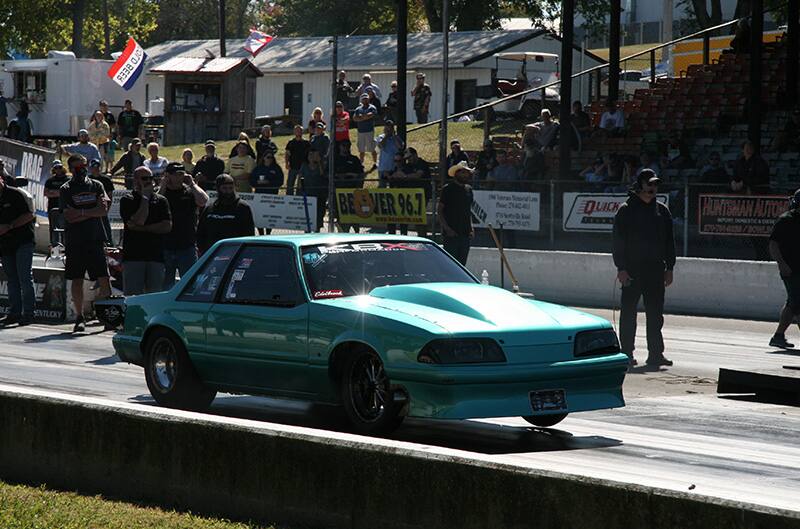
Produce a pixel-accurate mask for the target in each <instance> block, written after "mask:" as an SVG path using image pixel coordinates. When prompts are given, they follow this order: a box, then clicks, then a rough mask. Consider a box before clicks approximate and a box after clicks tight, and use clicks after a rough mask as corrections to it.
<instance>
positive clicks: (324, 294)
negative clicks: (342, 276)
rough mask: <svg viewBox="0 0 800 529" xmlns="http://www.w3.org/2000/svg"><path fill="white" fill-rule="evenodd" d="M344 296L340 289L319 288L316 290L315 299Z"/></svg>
mask: <svg viewBox="0 0 800 529" xmlns="http://www.w3.org/2000/svg"><path fill="white" fill-rule="evenodd" d="M343 296H344V292H343V291H342V290H340V289H333V290H317V291H316V292H314V299H328V298H341V297H343Z"/></svg>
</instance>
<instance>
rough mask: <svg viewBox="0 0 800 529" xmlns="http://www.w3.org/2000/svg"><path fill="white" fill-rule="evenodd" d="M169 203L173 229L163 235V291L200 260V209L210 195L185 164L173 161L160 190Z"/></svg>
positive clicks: (169, 165) (165, 172) (168, 167)
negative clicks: (198, 251) (198, 239)
mask: <svg viewBox="0 0 800 529" xmlns="http://www.w3.org/2000/svg"><path fill="white" fill-rule="evenodd" d="M159 194H161V195H162V196H163V197H164V198H166V199H167V202H168V203H169V211H170V214H171V216H172V229H171V230H170V231H169V233H167V234H166V235H164V290H169V289H170V288H172V285H174V284H175V272H176V271H177V273H178V275H179V276H180V277H183V275H184V274H185V273H186V272H187V271H188V270H189V268H191V267H192V265H193V264H194V263H195V261H197V211H198V208H200V209H202V208H204V207H205V206H206V203H208V195H207V194H206V192H205V191H203V190H202V189H201V188H200V186H198V185H197V183H196V182H195V181H194V178H192V175H190V174H187V173H186V171H185V170H184V167H183V165H182V164H180V163H178V162H170V163H169V164H168V165H167V169H166V171H164V179H163V180H162V181H161V189H160V190H159Z"/></svg>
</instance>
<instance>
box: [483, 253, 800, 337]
mask: <svg viewBox="0 0 800 529" xmlns="http://www.w3.org/2000/svg"><path fill="white" fill-rule="evenodd" d="M506 257H507V258H508V260H509V262H510V264H511V268H512V270H513V271H514V274H515V275H516V277H517V279H518V280H519V282H520V287H521V290H522V291H523V292H531V293H533V294H534V295H535V296H536V297H537V298H538V299H542V300H546V301H553V302H556V303H563V304H568V305H578V306H584V307H606V308H611V307H612V304H616V305H614V306H616V307H619V284H614V279H615V278H616V274H617V272H616V268H615V267H614V262H613V260H612V258H611V254H598V253H580V252H559V251H539V250H507V251H506ZM468 267H469V269H470V270H471V271H472V273H474V274H475V275H476V276H477V277H479V278H480V277H481V272H482V271H483V270H486V271H488V272H489V278H490V282H491V283H492V284H494V285H499V284H500V255H499V252H498V251H497V250H496V249H494V248H472V249H471V250H470V254H469V262H468ZM506 287H507V288H511V280H510V279H509V277H508V274H506ZM785 299H786V291H785V290H784V288H783V283H781V280H780V277H778V268H777V265H776V264H775V263H772V262H763V261H729V260H722V259H697V258H693V257H679V258H678V263H677V264H676V265H675V282H674V283H673V285H672V286H670V287H669V288H668V289H667V295H666V307H665V310H666V311H667V312H670V313H675V314H697V315H703V316H721V317H731V318H747V319H760V320H775V321H777V318H778V313H779V312H780V308H781V306H782V305H783V303H784V301H785Z"/></svg>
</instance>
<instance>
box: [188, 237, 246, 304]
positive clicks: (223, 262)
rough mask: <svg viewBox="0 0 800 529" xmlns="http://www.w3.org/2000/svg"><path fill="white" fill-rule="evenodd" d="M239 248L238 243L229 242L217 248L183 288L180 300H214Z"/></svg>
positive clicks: (206, 301)
mask: <svg viewBox="0 0 800 529" xmlns="http://www.w3.org/2000/svg"><path fill="white" fill-rule="evenodd" d="M238 249H239V245H236V244H227V245H223V246H220V247H219V248H217V251H216V252H214V255H212V256H211V257H209V258H208V261H206V262H205V264H203V267H202V268H200V270H198V271H197V273H196V274H195V275H194V277H193V278H192V279H191V281H189V284H188V285H187V286H186V288H185V289H183V292H181V295H180V296H178V301H196V302H201V303H211V302H213V301H214V296H215V294H216V292H217V289H218V288H219V284H220V283H221V282H222V277H223V276H224V275H225V270H227V269H228V265H229V264H230V263H231V260H232V259H233V257H234V256H235V255H236V251H237V250H238Z"/></svg>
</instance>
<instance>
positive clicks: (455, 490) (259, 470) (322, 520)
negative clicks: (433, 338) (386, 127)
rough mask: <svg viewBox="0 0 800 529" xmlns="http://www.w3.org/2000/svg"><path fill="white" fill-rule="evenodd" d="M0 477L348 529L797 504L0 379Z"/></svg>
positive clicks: (612, 518) (759, 513)
mask: <svg viewBox="0 0 800 529" xmlns="http://www.w3.org/2000/svg"><path fill="white" fill-rule="evenodd" d="M0 424H1V425H2V428H0V478H2V479H5V480H14V481H19V482H25V483H46V484H48V485H49V486H52V487H55V488H61V489H65V490H79V491H82V492H85V493H101V494H104V495H107V496H112V497H118V498H122V499H130V500H141V501H145V502H151V503H155V504H159V505H162V506H166V507H174V508H177V509H190V510H192V511H193V512H197V513H203V514H208V515H221V516H226V517H229V518H233V519H239V520H241V519H244V520H247V519H251V520H255V521H262V522H280V523H286V524H289V525H291V526H292V527H315V528H318V529H321V528H323V527H324V528H352V529H375V528H377V527H380V528H385V529H395V528H396V529H410V528H424V529H437V528H445V529H449V528H454V529H455V528H458V529H488V528H492V529H494V528H498V529H499V528H502V529H522V528H530V527H537V528H540V529H548V528H553V529H556V528H557V529H563V528H578V527H579V528H582V529H599V528H615V529H641V528H648V529H673V528H676V527H680V528H682V529H695V528H697V529H700V528H702V529H708V528H711V527H720V528H721V527H724V528H726V529H750V528H759V529H784V528H786V529H788V528H798V527H800V514H798V513H788V512H782V511H777V510H770V509H762V508H757V507H753V506H748V505H742V504H734V503H731V502H724V501H719V500H713V499H707V498H703V497H701V496H694V495H691V494H688V493H677V492H671V491H662V490H657V489H653V488H648V487H641V486H634V485H625V484H619V483H614V482H606V481H602V480H597V479H590V478H581V477H575V476H568V475H561V474H555V473H549V472H544V471H536V470H527V469H520V468H516V467H511V466H506V465H501V464H496V463H492V462H491V461H490V456H485V457H484V456H478V457H477V460H476V459H470V460H466V459H465V458H464V457H462V456H463V453H461V452H458V451H456V450H449V449H444V448H438V447H425V449H424V450H421V449H419V447H418V446H416V445H412V444H410V443H402V442H397V441H388V440H382V439H365V438H362V437H358V436H354V435H349V434H342V433H336V432H322V431H316V430H311V429H306V428H300V427H292V426H283V425H274V424H268V423H259V422H254V421H247V420H242V419H231V418H225V417H212V416H206V415H201V414H193V413H187V412H180V411H172V410H165V409H160V408H151V407H148V406H142V405H133V404H125V403H113V402H109V401H102V400H100V399H93V398H88V397H76V396H66V395H58V394H51V393H47V392H43V391H38V390H27V389H26V390H24V391H21V392H20V391H18V390H17V388H12V387H9V386H0Z"/></svg>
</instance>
